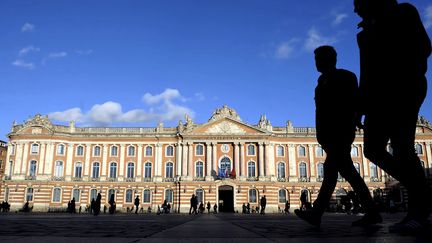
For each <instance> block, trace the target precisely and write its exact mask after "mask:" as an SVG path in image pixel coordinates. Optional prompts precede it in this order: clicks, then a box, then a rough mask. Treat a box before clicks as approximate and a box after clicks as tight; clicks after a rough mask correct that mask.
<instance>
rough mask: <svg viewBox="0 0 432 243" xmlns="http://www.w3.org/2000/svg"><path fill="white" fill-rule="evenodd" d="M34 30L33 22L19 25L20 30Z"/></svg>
mask: <svg viewBox="0 0 432 243" xmlns="http://www.w3.org/2000/svg"><path fill="white" fill-rule="evenodd" d="M34 30H35V26H34V24H30V23H25V24H24V25H23V26H22V27H21V32H33V31H34Z"/></svg>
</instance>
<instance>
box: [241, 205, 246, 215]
mask: <svg viewBox="0 0 432 243" xmlns="http://www.w3.org/2000/svg"><path fill="white" fill-rule="evenodd" d="M242 213H243V214H246V213H247V211H246V204H244V203H243V205H242Z"/></svg>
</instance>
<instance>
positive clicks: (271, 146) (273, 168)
mask: <svg viewBox="0 0 432 243" xmlns="http://www.w3.org/2000/svg"><path fill="white" fill-rule="evenodd" d="M268 146H269V149H268V162H267V163H268V168H269V171H270V172H269V174H268V176H270V179H271V180H272V181H276V180H277V177H276V165H275V146H274V144H273V143H269V144H268Z"/></svg>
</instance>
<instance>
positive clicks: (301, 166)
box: [299, 162, 307, 178]
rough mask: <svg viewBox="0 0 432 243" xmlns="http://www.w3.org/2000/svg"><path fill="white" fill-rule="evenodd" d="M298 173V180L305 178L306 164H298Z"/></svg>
mask: <svg viewBox="0 0 432 243" xmlns="http://www.w3.org/2000/svg"><path fill="white" fill-rule="evenodd" d="M299 171H300V178H307V170H306V163H304V162H301V163H300V164H299Z"/></svg>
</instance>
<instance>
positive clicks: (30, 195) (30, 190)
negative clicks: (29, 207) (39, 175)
mask: <svg viewBox="0 0 432 243" xmlns="http://www.w3.org/2000/svg"><path fill="white" fill-rule="evenodd" d="M26 201H27V202H32V201H33V188H27V195H26Z"/></svg>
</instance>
